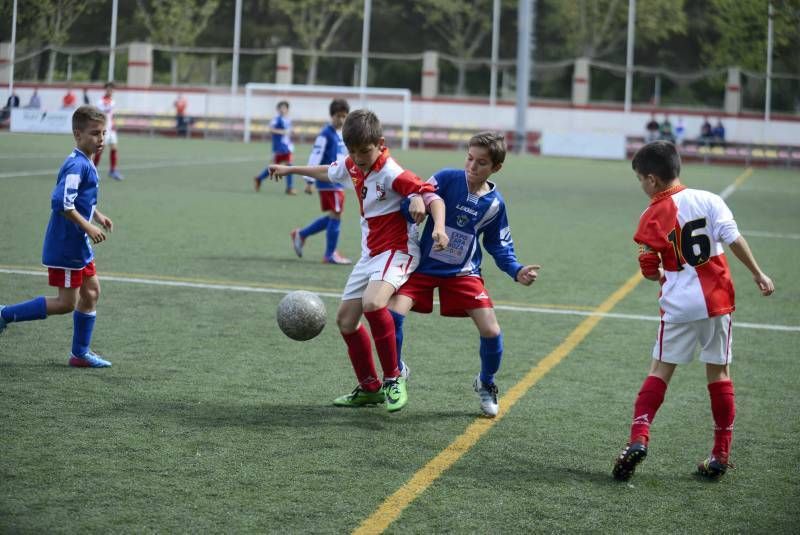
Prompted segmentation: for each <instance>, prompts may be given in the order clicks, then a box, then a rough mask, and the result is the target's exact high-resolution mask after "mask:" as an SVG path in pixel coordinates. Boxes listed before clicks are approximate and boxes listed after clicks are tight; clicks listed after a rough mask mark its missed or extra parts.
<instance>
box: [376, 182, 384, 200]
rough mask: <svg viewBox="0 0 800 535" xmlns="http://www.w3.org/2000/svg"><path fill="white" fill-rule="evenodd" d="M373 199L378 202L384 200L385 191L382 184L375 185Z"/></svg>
mask: <svg viewBox="0 0 800 535" xmlns="http://www.w3.org/2000/svg"><path fill="white" fill-rule="evenodd" d="M375 198H376V199H378V200H379V201H384V200H386V189H385V188H384V187H383V184H380V183H378V184H375Z"/></svg>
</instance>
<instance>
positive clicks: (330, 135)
mask: <svg viewBox="0 0 800 535" xmlns="http://www.w3.org/2000/svg"><path fill="white" fill-rule="evenodd" d="M346 153H347V150H346V149H345V148H344V141H342V135H341V134H340V133H339V132H337V131H336V129H335V128H334V127H333V125H330V124H327V125H325V127H324V128H323V129H322V131H321V132H320V133H319V135H318V136H317V139H316V140H315V141H314V148H313V149H311V155H310V156H309V157H308V165H330V164H332V163H333V162H335V161H336V160H339V159H342V158H344V156H345V154H346ZM307 182H316V184H315V186H316V188H317V189H318V190H332V189H343V188H344V186H342V185H341V184H335V183H332V182H323V181H322V180H316V181H313V180H312V179H307Z"/></svg>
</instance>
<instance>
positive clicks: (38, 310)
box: [2, 297, 47, 323]
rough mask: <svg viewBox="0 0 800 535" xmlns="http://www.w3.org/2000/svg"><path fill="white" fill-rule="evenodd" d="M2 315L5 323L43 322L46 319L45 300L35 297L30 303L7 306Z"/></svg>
mask: <svg viewBox="0 0 800 535" xmlns="http://www.w3.org/2000/svg"><path fill="white" fill-rule="evenodd" d="M2 315H3V319H4V320H5V321H6V323H13V322H16V321H31V320H43V319H45V318H46V317H47V299H46V298H45V297H36V298H34V299H31V300H30V301H23V302H22V303H17V304H16V305H8V306H7V307H5V308H4V309H3V312H2Z"/></svg>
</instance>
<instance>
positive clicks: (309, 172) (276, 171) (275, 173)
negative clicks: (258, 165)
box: [269, 163, 331, 182]
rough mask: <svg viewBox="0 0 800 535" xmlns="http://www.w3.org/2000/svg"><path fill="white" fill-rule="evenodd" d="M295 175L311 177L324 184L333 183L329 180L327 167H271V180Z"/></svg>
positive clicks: (274, 165) (275, 165)
mask: <svg viewBox="0 0 800 535" xmlns="http://www.w3.org/2000/svg"><path fill="white" fill-rule="evenodd" d="M293 174H298V175H304V176H310V177H311V178H316V179H317V180H320V181H322V182H330V181H331V179H330V178H328V166H327V165H279V164H274V163H273V164H270V166H269V178H270V180H278V179H279V178H280V177H282V176H286V175H293Z"/></svg>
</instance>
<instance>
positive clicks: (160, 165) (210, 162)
mask: <svg viewBox="0 0 800 535" xmlns="http://www.w3.org/2000/svg"><path fill="white" fill-rule="evenodd" d="M269 161H270V158H269V157H268V155H264V156H263V157H260V158H254V157H252V156H249V157H241V158H218V159H214V160H189V161H183V162H149V163H143V164H134V165H125V166H122V167H120V170H121V171H125V172H128V171H137V170H139V169H157V168H171V167H191V166H195V165H221V164H230V163H248V162H264V165H266V164H267V163H268V162H269ZM57 174H58V170H56V169H53V168H50V169H46V170H44V169H40V170H37V171H22V172H19V171H12V172H9V173H0V178H16V177H23V176H50V175H57Z"/></svg>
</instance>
